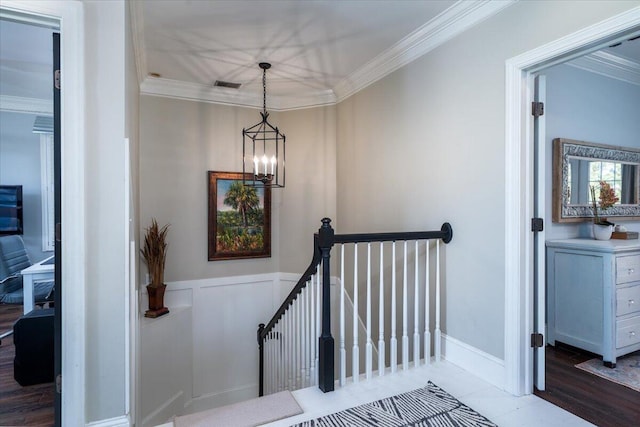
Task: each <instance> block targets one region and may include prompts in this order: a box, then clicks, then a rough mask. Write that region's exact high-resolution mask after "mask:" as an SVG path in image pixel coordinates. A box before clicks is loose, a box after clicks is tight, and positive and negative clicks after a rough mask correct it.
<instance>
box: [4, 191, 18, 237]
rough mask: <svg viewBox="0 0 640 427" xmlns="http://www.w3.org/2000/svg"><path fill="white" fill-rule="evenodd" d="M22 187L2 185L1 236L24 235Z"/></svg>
mask: <svg viewBox="0 0 640 427" xmlns="http://www.w3.org/2000/svg"><path fill="white" fill-rule="evenodd" d="M22 227H23V222H22V185H0V236H3V235H7V234H22Z"/></svg>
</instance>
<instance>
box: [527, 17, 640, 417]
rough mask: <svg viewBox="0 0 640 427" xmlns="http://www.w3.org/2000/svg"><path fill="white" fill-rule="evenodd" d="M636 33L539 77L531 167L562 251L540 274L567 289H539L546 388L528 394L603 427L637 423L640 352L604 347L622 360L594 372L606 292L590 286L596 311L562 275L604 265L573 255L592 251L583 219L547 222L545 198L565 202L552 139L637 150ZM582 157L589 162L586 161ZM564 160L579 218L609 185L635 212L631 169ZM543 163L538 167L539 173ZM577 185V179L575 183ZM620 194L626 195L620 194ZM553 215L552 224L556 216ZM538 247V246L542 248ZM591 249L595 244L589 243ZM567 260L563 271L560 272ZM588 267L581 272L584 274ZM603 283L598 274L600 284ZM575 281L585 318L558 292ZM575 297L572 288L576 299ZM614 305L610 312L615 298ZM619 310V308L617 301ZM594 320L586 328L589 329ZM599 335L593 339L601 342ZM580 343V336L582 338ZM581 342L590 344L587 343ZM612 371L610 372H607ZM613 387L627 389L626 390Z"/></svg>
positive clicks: (584, 289)
mask: <svg viewBox="0 0 640 427" xmlns="http://www.w3.org/2000/svg"><path fill="white" fill-rule="evenodd" d="M638 31H640V28H635V29H631V30H630V32H631V35H630V36H629V37H628V38H627V39H624V40H622V41H616V42H615V43H613V45H612V46H607V47H605V48H603V49H601V50H598V51H595V52H592V53H590V54H588V55H585V56H581V57H579V58H576V59H572V60H570V61H567V62H563V63H560V64H556V65H553V66H552V67H547V68H544V69H542V70H540V71H539V72H538V74H540V75H542V76H544V79H545V82H546V100H545V105H544V124H545V125H544V126H543V128H544V129H545V135H543V136H542V141H543V144H544V146H543V147H542V148H541V149H538V150H536V157H537V159H538V161H537V162H535V164H536V165H537V166H536V172H537V173H538V174H540V173H542V174H544V177H543V179H542V180H540V181H541V182H542V183H543V188H541V189H540V190H539V192H538V197H539V198H541V199H542V200H543V201H542V205H543V206H544V210H543V213H542V215H543V218H544V220H545V221H544V223H545V230H544V239H545V240H546V241H547V242H552V243H550V244H552V245H554V247H555V245H564V246H563V249H562V250H561V251H560V250H559V251H556V250H555V249H551V250H550V249H547V254H548V256H552V257H553V259H552V260H551V262H548V263H547V265H546V268H547V271H546V276H547V278H548V280H551V281H552V282H553V284H554V285H555V284H556V283H561V281H562V280H566V281H565V282H562V283H563V286H564V288H560V287H559V286H551V287H549V283H548V282H547V287H546V289H545V291H546V292H545V294H546V304H545V305H546V307H545V310H543V311H542V313H545V312H546V320H547V323H546V324H547V330H546V331H545V333H544V336H545V343H547V346H546V352H545V356H546V357H545V359H546V370H545V373H546V376H545V378H544V383H543V386H542V387H539V388H541V389H542V390H540V389H538V387H536V390H535V394H536V395H538V396H540V397H542V398H543V399H545V400H548V401H550V402H552V403H554V404H556V405H558V406H560V407H563V408H564V409H567V410H569V411H570V412H572V413H574V414H576V415H578V416H580V417H582V418H584V419H587V420H588V421H590V422H592V423H594V424H597V425H602V426H606V425H631V424H633V423H634V422H635V421H637V419H638V417H640V409H639V408H638V407H637V405H636V404H634V402H637V400H638V398H640V395H639V394H638V391H635V390H634V389H633V388H631V387H634V386H635V387H638V385H637V384H635V385H634V380H633V374H632V372H629V370H633V368H630V366H631V365H634V364H637V361H636V358H638V357H640V352H639V351H637V348H638V346H639V345H640V344H638V343H636V344H634V343H632V342H631V341H629V342H625V343H624V344H620V345H618V344H615V343H613V344H608V345H609V346H615V347H619V348H618V349H616V351H617V352H618V353H621V352H623V351H624V348H625V347H626V348H627V350H628V353H627V354H626V355H625V356H623V357H621V358H618V362H619V363H618V366H617V367H616V368H606V369H601V366H602V364H603V362H602V354H603V353H604V351H603V349H602V347H603V346H605V345H606V344H605V341H606V340H607V338H606V336H607V332H606V330H607V327H606V326H604V330H603V321H602V318H603V315H604V312H605V311H606V310H605V309H604V307H603V305H604V304H606V302H605V301H603V300H602V298H603V293H605V292H606V291H605V290H604V289H605V288H606V285H605V284H604V283H603V279H602V278H600V279H598V280H594V281H593V285H594V287H595V293H596V296H598V297H600V300H599V303H598V304H596V301H597V300H598V298H594V297H588V296H587V295H588V284H587V282H588V281H589V280H587V281H584V280H581V279H578V278H577V276H576V278H575V280H572V279H571V278H568V277H567V276H565V275H572V274H578V275H579V274H580V273H571V272H569V271H568V270H570V269H575V268H576V265H577V263H580V262H581V261H580V258H582V257H583V256H584V257H588V258H584V259H591V260H597V262H601V261H604V258H597V257H595V258H594V257H592V255H595V253H589V250H588V248H586V247H585V248H583V249H581V250H580V251H574V250H573V248H571V245H573V244H578V243H581V242H586V243H587V244H588V243H590V242H594V240H593V237H592V230H591V221H590V220H587V222H555V221H553V220H552V218H553V216H554V215H553V214H552V209H553V202H552V196H553V194H556V195H557V196H556V197H561V194H563V193H562V190H559V189H558V188H557V187H558V185H557V183H555V184H554V175H557V174H559V173H560V172H561V171H560V170H559V169H558V170H554V166H553V165H554V161H553V156H554V153H553V151H554V150H553V149H552V141H553V140H554V139H556V138H564V139H570V140H574V141H583V142H586V143H594V144H604V145H607V146H612V147H613V146H615V147H623V148H628V149H632V150H638V149H640V140H638V134H639V132H640V125H639V124H638V120H637V117H638V114H640V38H638V36H636V35H635V33H637V32H638ZM588 155H589V156H590V155H591V153H589V154H588ZM594 155H595V153H594ZM540 157H542V159H541V158H540ZM570 158H571V160H570V162H569V165H568V166H569V169H570V171H567V173H569V174H570V175H571V176H572V180H571V181H570V186H571V189H572V192H571V198H570V204H571V207H572V209H578V206H581V205H587V206H588V203H587V201H588V188H589V187H590V186H595V187H598V186H599V182H600V181H604V182H606V183H607V185H610V186H611V188H612V189H614V191H615V192H616V194H617V197H618V199H619V201H618V203H626V204H638V202H639V201H638V200H637V195H636V196H635V197H633V198H630V197H629V196H630V194H631V193H633V194H637V184H635V181H637V174H635V173H627V178H632V177H633V178H632V179H628V180H627V179H623V176H624V172H625V171H626V169H627V168H632V167H633V166H630V163H627V162H625V163H616V162H610V161H602V159H600V158H589V159H588V160H587V158H581V159H580V158H579V157H578V156H570ZM540 164H542V166H538V165H540ZM557 166H560V164H557ZM572 166H573V167H572ZM583 169H584V170H583ZM578 178H583V179H582V180H580V182H575V181H578ZM582 181H585V182H584V185H579V184H580V183H581V182H582ZM621 181H622V182H625V181H629V183H630V184H631V186H632V188H635V189H631V190H629V189H625V186H622V184H621ZM625 191H626V192H627V194H624V193H625ZM583 193H584V194H583ZM581 199H584V200H581ZM631 199H633V200H631ZM556 204H557V203H556ZM567 211H569V209H567ZM555 216H556V218H557V216H558V215H557V214H556V215H555ZM612 220H613V221H614V222H616V223H618V224H619V225H622V226H624V227H625V228H626V229H627V230H628V231H631V232H633V231H640V223H639V222H637V221H632V220H630V219H628V218H627V219H626V220H625V221H618V220H615V219H612ZM580 239H581V240H580ZM638 242H639V241H638V240H635V241H633V240H630V241H618V243H616V241H613V243H612V248H609V249H611V250H613V251H615V250H617V249H613V246H615V245H618V246H620V245H624V246H625V247H628V249H629V250H631V251H632V250H633V247H637V249H638V250H640V243H638ZM541 244H542V245H544V242H541ZM596 245H600V244H599V243H596ZM542 249H543V251H542V254H543V255H542V262H543V265H542V278H541V282H540V283H541V284H542V285H544V283H545V275H544V273H545V268H544V267H545V266H544V262H545V256H544V248H542ZM625 250H626V249H625ZM630 253H631V252H628V253H627V254H630ZM556 257H559V258H556ZM570 258H571V260H570ZM556 259H558V262H557V263H556V262H554V261H555V260H556ZM565 261H567V262H568V264H566V265H565V264H562V263H563V262H565ZM605 262H606V261H605ZM587 264H588V263H584V264H581V265H583V268H582V269H583V270H584V269H585V268H584V266H586V265H587ZM549 269H550V270H549ZM584 274H587V273H584ZM557 275H559V276H563V277H564V278H562V279H560V278H558V281H556V280H555V278H556V276H557ZM602 276H603V275H602V274H600V277H602ZM570 282H573V283H574V284H571V283H570ZM577 282H580V286H579V290H580V292H579V293H580V294H582V295H584V296H585V298H586V299H587V301H586V302H587V304H589V302H593V310H595V311H594V312H589V310H590V308H589V307H587V305H585V304H579V303H578V302H577V301H580V300H581V295H577V294H575V292H574V295H573V297H571V296H570V295H569V294H567V293H564V290H565V289H567V288H566V286H578V285H575V284H576V283H577ZM564 283H566V285H565V284H564ZM614 286H615V285H614ZM619 287H620V289H619V291H620V292H623V293H633V291H634V289H635V288H634V285H633V283H632V282H629V283H627V282H626V281H625V282H624V283H623V284H621V285H619ZM577 290H578V289H574V291H577ZM615 291H616V289H613V292H615ZM630 298H632V297H630ZM567 299H568V300H569V301H567ZM605 300H606V297H605ZM574 302H575V306H574ZM611 302H612V303H613V304H616V298H615V296H614V298H613V299H612V301H611ZM618 304H620V302H619V301H618ZM578 307H580V309H579V310H577V308H578ZM627 311H629V310H627ZM596 312H598V313H599V314H596ZM614 312H615V308H614ZM571 313H573V314H571ZM570 314H571V315H570ZM543 315H544V314H543ZM639 315H640V312H635V311H629V312H628V313H627V312H626V311H625V312H624V313H623V315H622V316H621V317H620V316H619V320H620V321H622V322H632V323H633V322H634V319H640V317H638V316H639ZM614 317H615V315H614ZM592 318H593V319H594V321H593V322H591V319H592ZM550 319H551V320H550ZM558 319H560V320H558ZM595 319H598V320H597V321H596V320H595ZM614 327H615V325H614ZM581 329H587V331H585V332H580V330H581ZM598 330H600V332H599V333H598V332H597V331H598ZM610 333H611V334H613V335H614V337H613V340H614V341H615V332H610ZM581 334H583V336H582V337H581V336H580V335H581ZM587 335H590V336H589V337H587ZM549 343H550V344H553V345H549ZM634 345H635V347H634ZM588 361H591V362H588ZM578 365H580V366H581V367H586V368H590V367H591V369H592V370H593V369H595V372H596V374H594V373H590V372H588V371H585V370H584V369H581V368H578V367H577V366H578ZM627 365H630V366H627ZM609 369H613V371H615V372H613V371H611V372H609ZM598 371H600V372H598ZM607 374H610V375H609V378H608V379H605V378H603V377H602V375H605V376H606V375H607ZM619 383H626V386H625V385H620V384H619ZM536 386H538V384H536Z"/></svg>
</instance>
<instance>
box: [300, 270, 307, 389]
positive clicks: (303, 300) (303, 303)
mask: <svg viewBox="0 0 640 427" xmlns="http://www.w3.org/2000/svg"><path fill="white" fill-rule="evenodd" d="M306 286H309V282H308V281H307V285H306ZM306 286H305V287H304V288H302V291H301V292H300V296H299V299H300V311H301V316H300V329H302V334H301V336H300V344H301V347H302V349H301V352H300V356H301V357H302V369H301V370H300V372H301V377H302V384H301V387H302V388H304V387H306V386H307V379H308V375H309V371H308V370H307V363H308V362H309V349H308V343H309V334H308V333H307V332H308V327H309V317H308V316H309V311H308V310H307V296H308V295H309V291H308V290H307V287H306Z"/></svg>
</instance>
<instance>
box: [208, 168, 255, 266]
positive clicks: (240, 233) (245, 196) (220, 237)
mask: <svg viewBox="0 0 640 427" xmlns="http://www.w3.org/2000/svg"><path fill="white" fill-rule="evenodd" d="M217 184H218V191H219V193H220V197H219V198H218V200H219V201H221V202H222V203H221V204H220V205H219V206H218V210H217V215H216V216H217V218H216V222H217V227H216V229H217V233H216V234H217V236H216V252H217V253H231V254H233V253H252V252H260V251H263V250H264V246H265V245H264V239H265V233H264V223H265V218H264V215H265V212H264V190H263V189H257V188H254V187H248V186H245V185H243V183H242V181H241V180H227V179H219V180H218V182H217Z"/></svg>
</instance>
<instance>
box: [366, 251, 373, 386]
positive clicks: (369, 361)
mask: <svg viewBox="0 0 640 427" xmlns="http://www.w3.org/2000/svg"><path fill="white" fill-rule="evenodd" d="M365 355H366V360H365V372H366V378H367V379H368V380H369V379H371V376H372V375H373V343H372V341H371V243H367V344H366V347H365Z"/></svg>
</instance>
